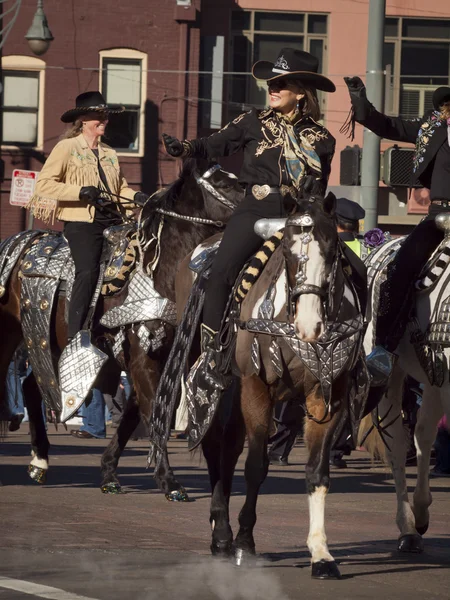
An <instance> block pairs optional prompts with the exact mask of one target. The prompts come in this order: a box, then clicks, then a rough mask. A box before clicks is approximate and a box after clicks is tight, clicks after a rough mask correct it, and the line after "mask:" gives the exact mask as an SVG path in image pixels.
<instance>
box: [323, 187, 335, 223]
mask: <svg viewBox="0 0 450 600" xmlns="http://www.w3.org/2000/svg"><path fill="white" fill-rule="evenodd" d="M323 210H324V211H325V212H326V213H328V214H329V215H331V216H332V217H334V213H335V212H336V196H335V195H334V194H333V192H328V194H327V195H326V196H325V198H324V199H323Z"/></svg>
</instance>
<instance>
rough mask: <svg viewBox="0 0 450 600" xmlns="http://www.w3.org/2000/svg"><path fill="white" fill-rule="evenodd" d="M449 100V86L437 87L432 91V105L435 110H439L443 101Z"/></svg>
mask: <svg viewBox="0 0 450 600" xmlns="http://www.w3.org/2000/svg"><path fill="white" fill-rule="evenodd" d="M448 100H450V87H446V86H443V87H438V88H437V90H434V93H433V106H434V108H435V109H436V110H439V108H440V106H441V104H443V103H444V102H445V101H448Z"/></svg>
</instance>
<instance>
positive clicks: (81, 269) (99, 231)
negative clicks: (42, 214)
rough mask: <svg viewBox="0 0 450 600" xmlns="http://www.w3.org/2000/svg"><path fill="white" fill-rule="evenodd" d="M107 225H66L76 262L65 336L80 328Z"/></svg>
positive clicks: (92, 288) (76, 223) (72, 335)
mask: <svg viewBox="0 0 450 600" xmlns="http://www.w3.org/2000/svg"><path fill="white" fill-rule="evenodd" d="M106 227H107V225H106V224H104V223H99V222H97V221H94V222H93V223H78V222H73V223H72V222H66V223H65V224H64V236H65V237H66V239H67V241H68V242H69V247H70V252H71V254H72V257H73V260H74V263H75V280H74V282H73V288H72V296H71V298H70V306H69V323H68V331H67V337H69V338H73V337H74V336H75V335H76V334H77V333H78V332H79V331H80V329H82V328H83V325H84V321H85V319H86V316H87V314H88V311H89V304H90V302H91V300H92V296H93V294H94V290H95V286H96V284H97V280H98V276H99V272H100V258H101V255H102V249H103V239H104V238H103V231H104V230H105V229H106Z"/></svg>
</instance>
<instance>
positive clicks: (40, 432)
mask: <svg viewBox="0 0 450 600" xmlns="http://www.w3.org/2000/svg"><path fill="white" fill-rule="evenodd" d="M23 396H24V401H25V406H26V407H27V411H28V420H29V426H30V434H31V456H32V459H31V462H30V464H29V465H28V474H29V475H30V477H31V479H32V480H33V481H35V482H36V483H45V482H46V479H47V471H48V466H49V460H48V451H49V448H50V442H49V441H48V437H47V431H46V429H45V422H44V415H43V413H42V396H41V393H40V391H39V388H38V385H37V383H36V379H35V377H34V374H33V373H32V372H31V373H30V374H29V375H28V377H27V378H26V379H25V381H24V382H23Z"/></svg>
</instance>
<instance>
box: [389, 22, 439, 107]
mask: <svg viewBox="0 0 450 600" xmlns="http://www.w3.org/2000/svg"><path fill="white" fill-rule="evenodd" d="M384 66H385V68H386V67H387V68H388V71H389V72H390V74H391V76H390V78H388V81H387V91H388V92H389V93H388V94H387V99H388V102H387V103H386V110H387V112H389V113H390V114H393V115H400V116H402V117H405V118H414V117H421V116H422V115H423V114H424V112H426V111H427V110H428V109H430V108H432V96H433V91H434V90H435V89H436V88H437V87H439V86H441V85H448V82H449V73H450V19H419V18H410V17H388V18H386V19H385V38H384ZM389 79H390V80H389Z"/></svg>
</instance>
